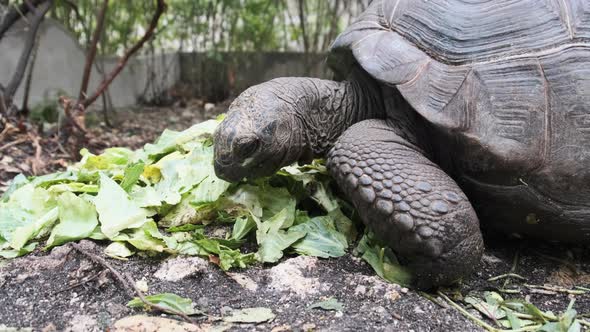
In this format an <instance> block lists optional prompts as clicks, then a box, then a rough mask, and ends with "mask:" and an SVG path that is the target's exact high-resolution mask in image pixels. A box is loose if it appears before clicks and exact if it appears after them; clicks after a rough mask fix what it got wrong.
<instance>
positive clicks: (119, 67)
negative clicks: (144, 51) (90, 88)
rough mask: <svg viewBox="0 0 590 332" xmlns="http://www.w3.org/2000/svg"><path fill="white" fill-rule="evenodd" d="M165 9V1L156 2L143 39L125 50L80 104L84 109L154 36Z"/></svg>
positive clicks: (158, 0)
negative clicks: (90, 94)
mask: <svg viewBox="0 0 590 332" xmlns="http://www.w3.org/2000/svg"><path fill="white" fill-rule="evenodd" d="M166 7H167V6H166V2H165V0H157V3H156V12H155V13H154V16H153V17H152V20H151V22H150V25H149V27H148V28H147V30H146V32H145V34H144V35H143V37H141V39H140V40H139V41H138V42H137V43H136V44H135V45H133V47H131V48H130V49H129V50H127V51H126V52H125V54H124V55H123V57H121V59H119V62H118V63H117V65H116V66H115V68H114V69H113V70H112V71H111V72H110V73H109V75H108V76H107V78H106V79H105V80H103V81H102V82H101V83H100V85H99V87H98V88H97V89H96V92H95V93H94V94H93V95H92V96H91V97H90V98H88V99H85V100H84V101H83V102H82V106H84V107H85V108H86V107H88V106H90V105H92V103H94V102H95V101H96V99H98V97H100V95H101V94H102V93H103V92H104V91H105V90H106V88H107V87H108V86H109V85H110V84H111V83H112V82H113V80H114V79H115V78H116V77H117V75H119V73H120V72H121V71H122V70H123V68H124V67H125V65H126V64H127V61H129V58H131V56H132V55H133V54H135V53H136V52H137V51H139V49H141V47H142V46H143V44H145V42H146V41H148V40H149V39H150V38H151V37H152V35H153V34H154V30H156V27H157V26H158V21H159V20H160V17H161V16H162V14H163V13H164V11H166Z"/></svg>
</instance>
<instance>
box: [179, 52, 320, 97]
mask: <svg viewBox="0 0 590 332" xmlns="http://www.w3.org/2000/svg"><path fill="white" fill-rule="evenodd" d="M325 59H326V55H325V54H310V55H305V54H303V53H282V52H281V53H279V52H265V53H254V52H248V53H220V54H216V55H210V54H207V53H181V54H180V66H181V68H182V71H181V75H180V79H181V82H182V83H184V84H186V85H188V86H190V88H191V89H192V92H193V94H194V95H197V96H202V97H204V98H206V99H208V100H210V101H219V100H223V99H225V98H227V97H228V96H229V95H236V94H238V93H240V92H242V91H244V90H245V89H247V88H248V87H250V86H252V85H256V84H259V83H262V82H264V81H268V80H270V79H273V78H277V77H284V76H311V77H319V78H329V77H330V76H331V73H330V72H329V70H328V68H327V66H326V64H325Z"/></svg>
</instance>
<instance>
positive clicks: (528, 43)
mask: <svg viewBox="0 0 590 332" xmlns="http://www.w3.org/2000/svg"><path fill="white" fill-rule="evenodd" d="M328 64H329V65H330V67H331V68H332V69H333V71H334V73H335V77H334V78H335V80H334V81H330V80H320V79H313V78H295V77H292V78H279V79H274V80H271V81H269V82H266V83H263V84H260V85H257V86H254V87H252V88H250V89H248V90H246V91H245V92H244V93H242V94H241V95H240V96H239V97H238V98H237V99H236V100H235V101H234V102H233V104H232V105H231V106H230V109H229V112H228V114H227V118H226V119H225V121H223V123H222V124H221V125H220V127H219V128H218V131H217V132H216V135H215V158H216V160H215V170H216V172H217V174H218V175H219V176H220V177H222V178H224V179H227V180H230V181H237V180H240V179H242V178H244V177H247V178H255V177H260V176H266V175H269V174H271V173H273V172H275V171H276V170H277V169H279V168H280V167H282V166H285V165H289V164H291V163H293V162H295V161H299V160H309V159H310V158H313V157H315V156H325V157H326V158H327V165H328V169H329V171H330V173H331V174H332V176H333V177H334V178H335V179H336V183H337V185H338V186H339V188H340V189H341V190H342V192H343V193H344V194H345V195H346V196H347V197H348V198H349V199H350V201H351V202H352V203H353V204H354V206H355V207H356V208H357V210H358V213H359V214H360V216H361V218H362V220H363V222H364V223H365V224H366V225H367V226H368V227H369V228H370V229H372V230H373V231H374V233H375V234H376V235H377V236H378V237H379V238H380V239H381V240H383V241H385V242H386V243H387V244H388V245H389V246H390V247H391V248H392V249H393V251H394V252H395V253H396V255H397V256H398V258H399V259H400V261H401V262H402V263H403V264H405V265H407V266H408V267H409V268H410V269H411V270H413V273H414V275H415V276H416V278H415V282H416V285H417V286H418V287H431V286H436V285H441V284H447V283H450V282H453V281H454V280H457V279H458V278H460V277H462V276H464V275H466V274H467V273H469V272H470V271H472V270H473V269H474V267H475V266H477V263H478V261H479V259H480V257H481V255H482V252H483V241H482V235H481V232H480V224H479V220H481V221H482V226H484V228H490V229H495V230H499V231H501V232H504V233H506V234H517V235H520V236H528V237H536V238H542V239H545V240H548V241H567V242H574V243H588V242H590V241H589V240H590V109H589V107H590V2H589V1H587V0H470V1H465V0H375V1H373V2H372V3H371V4H370V6H369V7H368V9H367V10H366V11H365V12H364V13H363V14H362V15H361V16H360V17H359V18H358V19H357V20H356V21H355V23H354V24H352V25H351V26H349V27H348V28H347V29H346V30H345V31H344V32H343V33H342V34H341V35H340V36H339V37H338V38H337V39H336V41H335V42H334V43H333V45H332V47H331V50H330V56H329V58H328Z"/></svg>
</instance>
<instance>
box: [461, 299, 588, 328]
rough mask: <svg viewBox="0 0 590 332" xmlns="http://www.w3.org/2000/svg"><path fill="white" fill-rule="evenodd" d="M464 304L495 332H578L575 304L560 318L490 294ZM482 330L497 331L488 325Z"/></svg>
mask: <svg viewBox="0 0 590 332" xmlns="http://www.w3.org/2000/svg"><path fill="white" fill-rule="evenodd" d="M464 302H465V303H468V304H470V305H471V306H473V308H475V309H476V310H477V311H479V312H480V313H481V314H482V315H483V316H484V317H487V318H489V319H490V320H492V321H493V322H494V324H495V325H496V326H497V327H498V328H505V329H512V330H527V331H545V332H575V331H581V323H580V322H581V321H580V320H579V319H577V312H576V310H575V309H574V308H573V307H574V300H572V301H571V302H570V304H569V306H568V307H567V309H566V310H565V312H563V313H562V314H560V315H556V314H554V313H553V312H551V311H542V310H540V309H539V308H537V307H536V306H535V305H533V304H531V303H529V302H526V301H523V300H517V299H513V300H510V299H508V300H505V299H504V298H503V297H502V296H501V295H500V294H498V293H496V292H491V291H490V292H485V293H484V295H483V298H480V297H477V296H467V297H465V299H464ZM484 327H486V328H487V329H488V330H496V329H495V328H493V327H491V326H488V325H487V324H486V326H484Z"/></svg>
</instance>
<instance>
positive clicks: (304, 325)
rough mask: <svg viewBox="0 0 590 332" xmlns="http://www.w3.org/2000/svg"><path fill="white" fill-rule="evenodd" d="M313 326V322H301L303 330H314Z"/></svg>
mask: <svg viewBox="0 0 590 332" xmlns="http://www.w3.org/2000/svg"><path fill="white" fill-rule="evenodd" d="M315 326H316V325H315V324H312V323H306V324H303V326H302V328H303V331H313V330H315Z"/></svg>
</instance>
